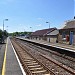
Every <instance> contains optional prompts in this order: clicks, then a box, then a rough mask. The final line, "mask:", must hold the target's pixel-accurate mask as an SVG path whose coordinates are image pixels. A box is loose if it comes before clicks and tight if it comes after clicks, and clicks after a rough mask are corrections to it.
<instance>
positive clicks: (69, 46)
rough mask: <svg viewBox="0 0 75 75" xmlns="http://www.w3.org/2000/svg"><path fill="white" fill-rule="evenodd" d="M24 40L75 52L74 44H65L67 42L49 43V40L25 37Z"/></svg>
mask: <svg viewBox="0 0 75 75" xmlns="http://www.w3.org/2000/svg"><path fill="white" fill-rule="evenodd" d="M18 38H21V37H18ZM21 39H25V38H21ZM25 40H29V41H33V42H37V43H40V44H44V45H48V46H53V47H57V48H61V49H65V50H69V51H72V52H75V46H74V45H67V44H61V43H51V42H48V41H44V40H34V39H25Z"/></svg>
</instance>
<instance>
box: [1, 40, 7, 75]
mask: <svg viewBox="0 0 75 75" xmlns="http://www.w3.org/2000/svg"><path fill="white" fill-rule="evenodd" d="M7 45H8V40H7V44H6V48H5V54H4V61H3V67H2V75H5V65H6V53H7Z"/></svg>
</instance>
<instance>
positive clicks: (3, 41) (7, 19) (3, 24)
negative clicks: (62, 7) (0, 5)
mask: <svg viewBox="0 0 75 75" xmlns="http://www.w3.org/2000/svg"><path fill="white" fill-rule="evenodd" d="M5 21H8V19H4V20H3V43H4V22H5Z"/></svg>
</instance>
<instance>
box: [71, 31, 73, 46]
mask: <svg viewBox="0 0 75 75" xmlns="http://www.w3.org/2000/svg"><path fill="white" fill-rule="evenodd" d="M72 44H73V32H70V45H72Z"/></svg>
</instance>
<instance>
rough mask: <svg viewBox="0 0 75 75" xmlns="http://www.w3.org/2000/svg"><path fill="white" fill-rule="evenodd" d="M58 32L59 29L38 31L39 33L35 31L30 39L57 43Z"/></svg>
mask: <svg viewBox="0 0 75 75" xmlns="http://www.w3.org/2000/svg"><path fill="white" fill-rule="evenodd" d="M56 30H57V28H49V29H43V30H37V31H35V32H33V33H32V34H31V36H30V38H31V39H36V40H45V41H48V42H56V40H57V35H58V32H57V31H56ZM53 31H54V32H53ZM52 32H53V33H52ZM53 39H54V40H55V39H56V40H55V41H52V40H53Z"/></svg>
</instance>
